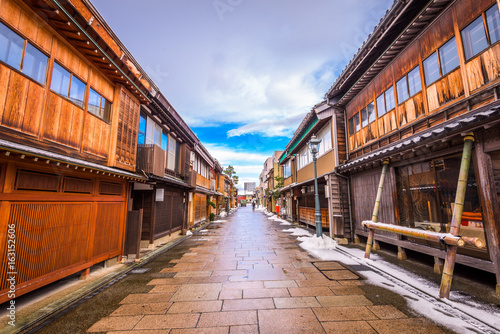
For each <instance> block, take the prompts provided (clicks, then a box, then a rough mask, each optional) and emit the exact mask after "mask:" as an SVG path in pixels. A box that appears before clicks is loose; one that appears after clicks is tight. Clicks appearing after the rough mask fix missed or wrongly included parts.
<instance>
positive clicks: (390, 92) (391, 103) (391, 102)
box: [385, 86, 396, 111]
mask: <svg viewBox="0 0 500 334" xmlns="http://www.w3.org/2000/svg"><path fill="white" fill-rule="evenodd" d="M385 107H386V108H387V111H391V110H392V109H394V108H396V98H395V97H394V87H392V86H391V87H390V88H389V89H387V90H386V91H385Z"/></svg>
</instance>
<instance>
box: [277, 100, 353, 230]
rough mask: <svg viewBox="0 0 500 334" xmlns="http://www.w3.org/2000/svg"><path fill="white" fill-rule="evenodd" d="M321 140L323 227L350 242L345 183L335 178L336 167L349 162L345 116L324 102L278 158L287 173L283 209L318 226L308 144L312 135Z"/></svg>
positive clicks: (299, 129)
mask: <svg viewBox="0 0 500 334" xmlns="http://www.w3.org/2000/svg"><path fill="white" fill-rule="evenodd" d="M313 134H314V135H316V136H317V137H318V138H319V139H321V144H320V152H319V154H318V158H317V162H316V165H317V166H316V171H317V176H318V194H319V199H320V211H321V220H322V226H323V227H324V228H326V229H329V230H330V234H331V235H332V236H336V237H346V238H350V237H351V236H352V233H351V232H352V228H351V223H350V214H349V209H348V207H349V205H348V200H347V196H342V194H347V191H348V185H347V181H346V180H345V179H342V178H341V177H338V176H336V175H335V167H336V166H338V165H339V163H340V162H345V160H346V158H347V150H346V140H345V130H344V114H343V112H342V110H339V109H336V108H334V107H332V106H331V105H329V104H328V103H326V102H322V103H320V104H318V105H316V106H315V108H314V109H313V110H312V111H311V112H310V113H308V114H307V115H306V117H305V118H304V120H303V121H302V124H301V125H300V126H299V128H298V129H297V130H296V131H295V134H294V136H293V138H292V140H291V141H290V142H289V143H288V145H287V147H286V148H285V150H284V152H283V153H282V154H281V155H280V156H279V157H278V160H279V162H280V166H279V168H280V171H283V170H284V171H285V174H284V187H283V188H282V189H281V199H280V201H279V203H280V206H283V207H285V216H286V217H287V218H289V219H291V220H293V221H297V222H302V223H305V224H308V225H311V226H315V224H316V223H315V216H314V213H315V202H314V164H313V161H312V156H311V154H310V152H309V148H308V144H307V143H308V142H309V140H310V139H311V137H312V135H313Z"/></svg>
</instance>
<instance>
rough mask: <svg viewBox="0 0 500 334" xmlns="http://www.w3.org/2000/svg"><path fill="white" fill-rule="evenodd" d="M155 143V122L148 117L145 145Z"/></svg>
mask: <svg viewBox="0 0 500 334" xmlns="http://www.w3.org/2000/svg"><path fill="white" fill-rule="evenodd" d="M154 143H155V122H154V121H153V120H152V119H151V118H149V117H148V120H147V123H146V144H150V145H152V144H154Z"/></svg>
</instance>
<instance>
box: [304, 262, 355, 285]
mask: <svg viewBox="0 0 500 334" xmlns="http://www.w3.org/2000/svg"><path fill="white" fill-rule="evenodd" d="M312 264H313V265H314V266H315V267H316V268H317V269H318V270H319V271H320V272H321V273H322V274H323V275H325V277H326V278H328V279H329V280H331V281H340V280H358V279H364V278H363V277H361V276H360V275H358V274H357V273H356V272H355V271H354V270H353V269H352V268H349V267H347V266H346V265H344V264H342V263H340V262H337V261H321V262H312Z"/></svg>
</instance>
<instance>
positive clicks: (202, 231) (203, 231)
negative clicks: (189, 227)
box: [200, 230, 208, 233]
mask: <svg viewBox="0 0 500 334" xmlns="http://www.w3.org/2000/svg"><path fill="white" fill-rule="evenodd" d="M200 232H201V233H206V232H208V230H200Z"/></svg>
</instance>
